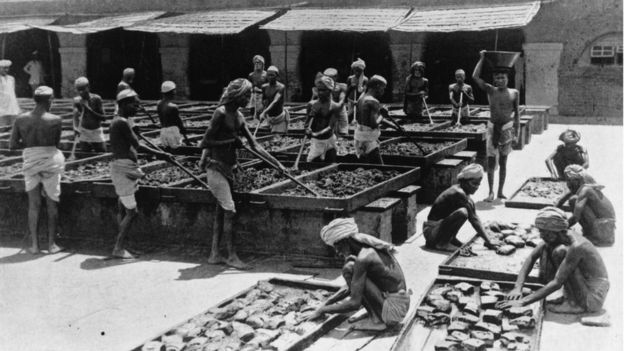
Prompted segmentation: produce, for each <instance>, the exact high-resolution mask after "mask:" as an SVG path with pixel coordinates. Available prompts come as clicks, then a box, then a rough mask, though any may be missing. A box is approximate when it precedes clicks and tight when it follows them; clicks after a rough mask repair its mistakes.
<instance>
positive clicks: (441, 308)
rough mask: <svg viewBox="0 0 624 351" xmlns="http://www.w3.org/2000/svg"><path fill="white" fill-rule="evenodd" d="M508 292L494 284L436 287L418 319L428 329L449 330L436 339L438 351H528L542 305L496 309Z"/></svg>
mask: <svg viewBox="0 0 624 351" xmlns="http://www.w3.org/2000/svg"><path fill="white" fill-rule="evenodd" d="M531 292H532V290H531V289H529V288H523V289H522V294H523V295H525V296H526V295H528V294H530V293H531ZM506 293H507V291H503V289H501V287H500V286H499V284H497V283H495V282H491V281H483V282H481V283H480V284H479V283H476V282H471V283H468V282H460V283H457V284H454V285H451V284H448V283H447V284H436V285H434V286H433V287H432V288H431V290H430V291H429V293H428V295H427V296H426V298H425V299H424V302H423V304H422V305H421V306H420V307H418V309H417V310H416V316H417V318H418V319H419V320H420V321H422V322H423V323H424V325H425V326H427V327H434V326H445V327H446V332H447V334H446V336H444V339H441V337H440V339H439V340H437V343H436V345H435V350H436V351H450V350H462V349H463V350H471V351H472V350H485V349H490V348H493V349H496V350H500V349H503V350H504V349H506V350H527V351H528V350H530V349H531V339H532V338H533V337H534V336H535V335H534V334H535V323H536V322H535V317H534V316H537V311H538V310H536V309H538V308H539V305H538V304H533V305H531V306H527V307H519V308H510V309H506V310H500V309H497V308H496V303H497V302H499V301H501V300H503V299H504V298H505V296H506ZM432 335H433V334H432Z"/></svg>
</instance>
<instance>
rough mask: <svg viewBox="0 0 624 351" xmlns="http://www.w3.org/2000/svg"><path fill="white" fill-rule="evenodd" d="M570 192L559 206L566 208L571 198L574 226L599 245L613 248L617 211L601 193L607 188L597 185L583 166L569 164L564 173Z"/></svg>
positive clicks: (571, 221)
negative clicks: (578, 227)
mask: <svg viewBox="0 0 624 351" xmlns="http://www.w3.org/2000/svg"><path fill="white" fill-rule="evenodd" d="M564 173H565V177H566V178H567V184H568V189H570V192H569V193H568V194H566V195H564V196H563V197H562V198H561V200H560V201H559V202H558V203H557V207H561V206H563V204H564V203H565V202H566V200H568V199H570V205H571V206H572V211H573V212H572V216H571V217H570V218H569V219H568V225H569V226H570V227H571V226H573V225H574V224H576V223H577V222H578V223H579V224H580V225H581V227H582V228H583V236H585V237H586V238H587V240H589V241H591V243H592V244H594V245H596V246H611V245H613V242H614V241H615V210H614V209H613V204H612V203H611V201H609V199H608V198H607V197H606V196H605V195H604V194H603V193H602V189H604V185H600V184H596V181H595V180H594V178H593V177H592V176H590V175H589V174H588V173H587V170H585V168H583V166H580V165H569V166H567V167H566V168H565V170H564Z"/></svg>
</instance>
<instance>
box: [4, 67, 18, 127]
mask: <svg viewBox="0 0 624 351" xmlns="http://www.w3.org/2000/svg"><path fill="white" fill-rule="evenodd" d="M11 64H12V63H11V61H10V60H0V116H5V115H11V116H16V115H18V114H20V112H21V110H20V107H19V104H18V103H17V97H16V96H15V78H13V76H11V75H9V69H10V68H11Z"/></svg>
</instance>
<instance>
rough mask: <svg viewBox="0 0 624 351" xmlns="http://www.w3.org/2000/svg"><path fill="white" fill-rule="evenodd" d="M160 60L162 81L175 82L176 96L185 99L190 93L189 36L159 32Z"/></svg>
mask: <svg viewBox="0 0 624 351" xmlns="http://www.w3.org/2000/svg"><path fill="white" fill-rule="evenodd" d="M158 38H159V39H160V61H161V65H162V77H163V81H165V80H171V81H173V82H175V83H176V86H177V89H176V98H177V99H187V98H188V97H189V96H190V94H191V88H190V85H189V79H188V74H189V71H188V67H189V37H188V35H186V34H171V33H159V34H158Z"/></svg>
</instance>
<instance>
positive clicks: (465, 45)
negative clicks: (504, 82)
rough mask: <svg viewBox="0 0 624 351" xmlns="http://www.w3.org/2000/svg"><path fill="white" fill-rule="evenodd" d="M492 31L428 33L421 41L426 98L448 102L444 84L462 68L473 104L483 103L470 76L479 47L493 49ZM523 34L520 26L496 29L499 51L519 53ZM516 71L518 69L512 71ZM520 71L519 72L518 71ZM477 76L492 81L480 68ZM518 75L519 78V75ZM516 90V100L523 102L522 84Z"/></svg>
mask: <svg viewBox="0 0 624 351" xmlns="http://www.w3.org/2000/svg"><path fill="white" fill-rule="evenodd" d="M495 41H496V31H495V30H489V31H483V32H453V33H429V34H427V38H426V41H425V43H426V44H425V54H424V60H425V64H426V66H427V68H426V71H425V76H426V77H427V79H429V99H428V102H430V103H433V104H448V103H450V102H449V99H448V86H449V84H451V83H453V82H455V70H457V69H458V68H461V69H463V70H464V71H466V83H468V84H470V85H472V87H473V89H474V92H475V100H476V104H482V105H487V104H488V100H487V95H486V94H485V92H483V91H482V90H481V89H479V88H477V87H476V84H475V83H474V82H473V80H472V78H471V76H472V71H473V69H474V67H475V65H476V64H477V62H478V61H479V51H480V50H494V42H495ZM523 43H524V33H523V32H522V30H521V29H500V30H499V31H498V45H497V50H499V51H517V52H522V44H523ZM516 73H518V72H516ZM519 73H520V74H521V72H519ZM481 76H482V77H483V78H484V79H485V80H486V81H487V82H491V81H492V73H491V72H489V71H488V70H487V68H484V70H483V72H482V74H481ZM520 78H521V77H520ZM509 87H510V88H514V87H515V74H513V73H512V74H511V75H510V76H509ZM515 88H518V89H520V102H521V103H524V85H522V86H520V87H515Z"/></svg>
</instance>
